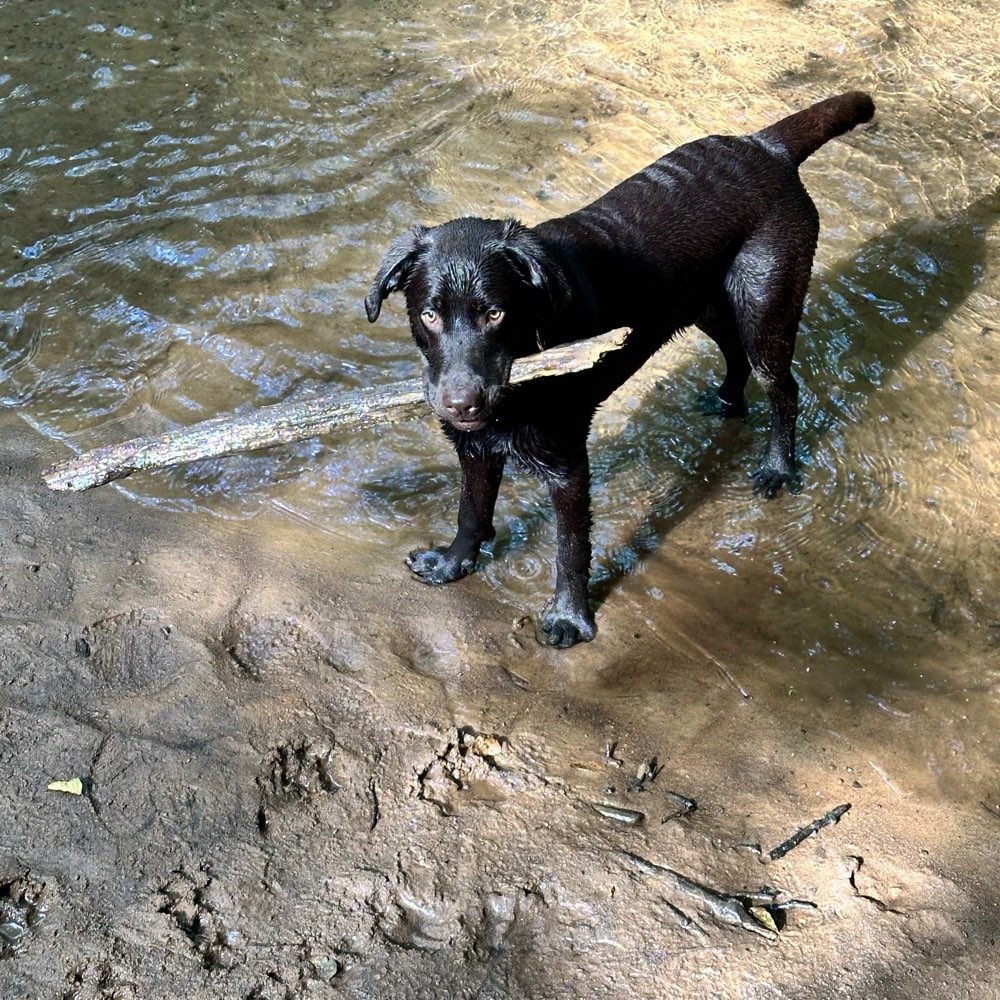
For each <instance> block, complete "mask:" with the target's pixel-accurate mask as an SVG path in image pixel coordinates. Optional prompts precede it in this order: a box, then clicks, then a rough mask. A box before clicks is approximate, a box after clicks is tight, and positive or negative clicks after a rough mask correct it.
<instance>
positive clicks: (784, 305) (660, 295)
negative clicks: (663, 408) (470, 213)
mask: <svg viewBox="0 0 1000 1000" xmlns="http://www.w3.org/2000/svg"><path fill="white" fill-rule="evenodd" d="M874 110H875V109H874V105H873V103H872V100H871V98H870V97H869V96H868V95H867V94H863V93H857V92H854V93H848V94H842V95H841V96H839V97H833V98H830V99H829V100H826V101H822V102H820V103H819V104H815V105H813V106H812V107H811V108H808V109H806V110H805V111H800V112H799V113H798V114H794V115H791V116H789V117H788V118H784V119H782V120H781V121H780V122H778V123H777V124H775V125H771V126H769V127H768V128H765V129H762V130H761V131H760V132H755V133H754V134H753V135H749V136H742V137H735V136H709V137H707V138H705V139H700V140H698V141H697V142H692V143H688V144H687V145H684V146H681V147H680V148H678V149H675V150H674V151H673V152H672V153H668V154H667V155H666V156H663V157H661V158H660V159H658V160H657V161H656V162H655V163H652V164H650V166H648V167H646V168H645V169H644V170H642V171H640V172H639V173H638V174H636V175H634V176H633V177H630V178H628V180H626V181H623V182H622V183H621V184H619V185H618V186H617V187H615V188H613V189H612V190H611V191H609V192H608V193H607V194H605V195H604V196H602V197H601V198H598V199H597V201H595V202H594V203H593V204H591V205H587V206H586V207H585V208H581V209H580V210H579V211H576V212H573V213H571V214H570V215H566V216H563V217H562V218H558V219H550V220H549V221H547V222H543V223H541V224H540V225H538V226H535V227H534V229H527V228H526V227H524V226H522V225H521V224H520V223H519V222H516V221H515V220H513V219H504V220H496V219H479V218H462V219H455V220H453V221H451V222H446V223H444V224H443V225H440V226H435V227H434V228H432V229H428V228H425V227H423V226H418V227H416V228H415V229H413V230H412V231H411V232H409V233H407V234H405V235H404V236H401V237H399V238H398V239H397V240H395V241H394V242H393V243H392V245H391V246H390V247H389V250H388V252H387V254H386V257H385V260H384V261H383V262H382V264H381V266H380V267H379V269H378V273H377V274H376V275H375V280H374V282H373V283H372V287H371V290H370V291H369V293H368V295H367V297H366V298H365V309H366V312H367V314H368V319H369V321H370V322H374V321H375V320H376V319H377V318H378V315H379V312H380V310H381V307H382V300H383V299H385V298H386V297H387V296H388V295H389V294H390V293H392V292H394V291H397V290H400V289H402V290H403V291H404V292H405V295H406V305H407V309H408V312H409V319H410V329H411V330H412V332H413V337H414V339H415V340H416V342H417V345H418V347H419V348H420V350H421V351H422V352H423V354H424V357H425V358H426V361H427V368H426V375H425V380H426V392H427V401H428V403H430V405H431V407H432V408H433V409H434V411H435V413H437V415H438V416H439V417H441V420H442V426H443V428H444V430H445V433H446V434H447V435H448V437H449V438H451V440H452V442H453V443H454V445H455V448H456V449H457V451H458V457H459V461H460V462H461V466H462V494H461V500H460V502H459V508H458V533H457V534H456V536H455V540H454V541H453V542H452V543H451V544H450V545H448V546H442V547H439V548H434V549H429V550H426V551H425V550H418V551H415V552H412V553H411V554H410V557H409V559H408V565H409V567H410V569H412V570H413V572H414V573H416V575H417V576H418V577H419V578H420V579H421V580H423V581H424V582H426V583H448V582H450V581H452V580H458V579H459V578H460V577H463V576H465V575H466V574H468V573H471V572H472V571H473V569H474V568H475V565H476V558H477V556H478V554H479V548H480V546H481V545H482V543H483V542H484V541H487V540H488V539H490V538H492V537H493V534H494V532H493V509H494V505H495V503H496V497H497V492H498V490H499V488H500V480H501V477H502V475H503V468H504V462H505V461H506V459H507V458H508V456H509V457H511V458H513V459H514V460H515V461H516V462H517V463H518V464H520V465H523V466H526V467H527V468H528V469H530V470H531V471H533V472H535V473H537V474H538V475H539V476H541V478H542V479H543V480H544V481H545V483H546V484H547V485H548V488H549V491H550V493H551V496H552V500H553V503H554V506H555V512H556V525H557V536H558V561H557V578H556V589H555V596H554V598H553V599H552V601H550V602H549V604H548V605H547V607H546V610H545V612H544V614H543V616H542V620H541V632H542V636H541V638H542V640H543V641H544V642H546V643H548V644H549V645H553V646H571V645H573V643H575V642H578V641H581V640H584V641H586V640H590V639H593V637H594V635H595V632H596V626H595V623H594V615H593V612H592V611H591V609H590V606H589V604H588V601H587V581H588V577H589V572H590V499H589V469H588V464H587V432H588V430H589V427H590V422H591V419H592V417H593V414H594V411H595V410H596V408H597V406H598V405H599V404H600V403H601V402H602V401H603V400H604V399H606V398H607V396H608V395H610V393H611V392H613V391H614V389H616V388H617V387H618V386H619V385H621V384H622V383H623V382H624V381H625V379H627V378H628V377H629V376H630V375H631V374H632V373H633V372H635V371H636V370H637V369H638V368H639V367H640V366H641V365H642V364H643V363H644V362H645V361H646V360H647V359H648V358H649V357H650V356H651V355H652V354H653V353H654V352H655V351H656V350H657V348H659V347H660V346H661V345H662V344H663V343H664V342H665V341H666V340H667V339H668V338H670V337H671V336H672V335H673V334H674V333H675V332H676V331H678V330H680V329H681V328H682V327H685V326H690V325H692V324H694V325H696V326H698V327H699V328H700V329H701V330H703V331H704V332H705V333H707V334H708V335H709V336H710V337H711V338H712V339H713V340H714V341H715V342H716V343H717V344H718V345H719V347H720V348H721V350H722V354H723V356H724V358H725V361H726V377H725V379H724V380H723V383H722V385H721V386H720V388H719V399H720V405H721V411H722V413H724V414H725V415H727V416H735V415H740V414H742V413H743V412H744V402H743V389H744V386H745V384H746V382H747V378H748V377H749V375H750V373H751V372H753V374H754V376H755V377H756V379H757V381H758V382H759V383H760V385H761V386H762V388H763V389H764V392H765V393H766V394H767V397H768V400H769V402H770V405H771V421H770V443H769V445H768V450H767V453H766V455H765V456H764V459H763V461H762V462H761V465H760V468H759V469H758V471H757V472H756V473H755V474H754V479H755V488H756V491H757V492H759V493H762V494H764V495H765V496H767V497H771V496H774V494H775V493H777V491H778V490H779V489H780V488H781V485H782V484H783V483H793V482H794V481H795V475H796V474H795V458H794V445H795V418H796V413H797V397H798V386H797V385H796V382H795V380H794V378H793V377H792V374H791V370H790V365H791V361H792V351H793V349H794V346H795V334H796V330H797V328H798V323H799V317H800V315H801V312H802V303H803V300H804V298H805V294H806V286H807V284H808V282H809V273H810V270H811V268H812V259H813V253H814V251H815V249H816V239H817V236H818V234H819V217H818V214H817V212H816V208H815V206H814V205H813V203H812V201H811V199H810V198H809V195H808V194H807V193H806V190H805V188H804V187H803V186H802V182H801V181H800V180H799V175H798V166H799V164H800V163H802V162H803V160H805V159H806V157H807V156H809V155H810V154H812V153H813V152H815V151H816V150H817V149H818V148H819V147H820V146H822V145H823V143H825V142H826V141H827V140H829V139H832V138H834V137H835V136H838V135H841V134H842V133H844V132H847V131H848V130H850V129H852V128H853V127H854V126H855V125H858V124H860V123H861V122H865V121H868V120H869V119H870V118H871V117H872V115H873V113H874ZM618 327H630V328H631V331H632V332H631V334H630V335H629V338H628V341H627V343H626V345H625V347H623V348H622V349H621V350H619V351H617V352H615V353H614V354H611V355H609V356H608V358H606V359H605V361H604V362H602V363H600V364H598V365H597V366H596V367H595V368H593V369H590V370H589V371H587V372H583V373H578V374H571V375H564V376H558V377H555V378H548V379H539V380H536V381H534V382H529V383H525V384H524V385H523V386H518V387H510V386H508V385H507V379H508V377H509V375H510V369H511V364H512V362H513V360H514V359H515V358H518V357H522V356H523V355H526V354H531V353H534V352H535V351H537V350H540V349H542V348H545V347H551V346H553V345H555V344H561V343H565V342H567V341H571V340H578V339H581V338H583V337H592V336H595V335H597V334H599V333H603V332H604V331H606V330H612V329H616V328H618Z"/></svg>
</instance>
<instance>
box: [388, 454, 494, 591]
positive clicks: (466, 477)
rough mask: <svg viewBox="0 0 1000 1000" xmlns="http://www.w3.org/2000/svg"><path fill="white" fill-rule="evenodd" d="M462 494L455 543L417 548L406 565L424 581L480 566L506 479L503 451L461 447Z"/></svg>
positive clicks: (448, 577)
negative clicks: (474, 451)
mask: <svg viewBox="0 0 1000 1000" xmlns="http://www.w3.org/2000/svg"><path fill="white" fill-rule="evenodd" d="M458 457H459V462H460V463H461V466H462V495H461V498H460V499H459V502H458V532H457V533H456V534H455V539H454V541H453V542H452V543H451V545H441V546H437V547H435V548H432V549H415V550H414V551H413V552H411V553H410V554H409V556H408V557H407V560H406V565H407V566H409V567H410V569H411V570H413V572H414V573H415V574H416V575H417V576H418V577H419V578H420V579H421V580H422V581H423V582H424V583H451V582H452V580H460V579H461V578H462V577H463V576H468V575H469V574H470V573H471V572H472V571H473V570H474V569H475V568H476V559H477V557H478V556H479V548H480V546H481V545H482V544H483V542H486V541H489V539H491V538H492V537H493V535H494V530H493V509H494V507H495V506H496V502H497V493H499V491H500V481H501V479H503V467H504V458H503V456H502V455H493V454H487V455H470V454H468V453H467V452H465V451H459V455H458Z"/></svg>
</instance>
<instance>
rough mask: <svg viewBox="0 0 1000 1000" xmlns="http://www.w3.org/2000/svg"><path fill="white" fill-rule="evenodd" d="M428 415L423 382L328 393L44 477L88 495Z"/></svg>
mask: <svg viewBox="0 0 1000 1000" xmlns="http://www.w3.org/2000/svg"><path fill="white" fill-rule="evenodd" d="M627 338H628V331H627V330H613V331H611V333H606V334H602V335H601V336H600V337H593V338H591V339H589V340H578V341H575V342H573V343H572V344H563V345H562V346H560V347H553V348H550V349H549V350H547V351H542V352H541V353H540V354H533V355H531V357H527V358H519V359H518V360H517V361H515V362H514V367H513V369H512V371H511V377H510V382H511V384H518V383H521V382H528V381H530V380H531V379H536V378H543V377H546V376H551V375H565V374H569V373H570V372H578V371H583V370H585V369H587V368H592V367H593V366H594V365H595V364H597V362H599V361H600V360H601V358H602V357H604V356H605V355H606V354H609V353H610V352H612V351H615V350H617V349H618V348H620V347H622V346H623V345H624V344H625V341H626V339H627ZM429 412H430V411H429V410H428V408H427V404H426V402H425V401H424V389H423V382H422V381H421V380H420V379H409V380H407V381H405V382H400V383H397V384H396V385H387V386H371V387H369V388H364V389H358V390H355V391H353V392H344V391H341V390H332V389H329V390H326V391H324V392H321V393H318V394H317V395H315V396H311V397H309V398H307V399H300V400H293V401H290V402H286V403H275V404H273V405H271V406H262V407H259V408H257V409H255V410H251V411H250V412H248V413H243V414H240V415H239V416H235V417H214V418H212V419H211V420H203V421H201V422H200V423H197V424H192V425H191V426H190V427H179V428H175V429H174V430H170V431H165V432H164V433H163V434H155V435H151V436H149V437H141V438H133V439H132V440H131V441H123V442H122V443H120V444H109V445H104V446H103V447H100V448H95V449H93V450H92V451H86V452H83V453H82V454H80V455H77V456H76V457H75V458H70V459H67V460H66V461H64V462H59V463H58V464H56V465H53V466H52V467H51V468H49V469H47V470H46V471H45V472H44V473H43V474H42V477H43V479H44V480H45V483H46V485H48V486H49V488H50V489H53V490H76V491H80V490H88V489H91V488H92V487H94V486H104V485H105V484H106V483H110V482H114V480H116V479H124V478H125V477H126V476H130V475H132V473H133V472H138V471H140V470H142V469H161V468H165V467H166V466H170V465H179V464H180V463H182V462H194V461H196V460H198V459H202V458H218V457H220V456H222V455H233V454H237V453H238V452H243V451H256V450H258V449H260V448H272V447H274V446H275V445H279V444H290V443H292V442H293V441H302V440H304V439H305V438H311V437H318V436H319V435H321V434H326V433H329V432H330V431H334V430H350V429H351V428H355V427H370V426H372V425H373V424H391V423H398V422H400V421H403V420H412V419H413V418H415V417H419V416H422V415H424V414H426V413H429Z"/></svg>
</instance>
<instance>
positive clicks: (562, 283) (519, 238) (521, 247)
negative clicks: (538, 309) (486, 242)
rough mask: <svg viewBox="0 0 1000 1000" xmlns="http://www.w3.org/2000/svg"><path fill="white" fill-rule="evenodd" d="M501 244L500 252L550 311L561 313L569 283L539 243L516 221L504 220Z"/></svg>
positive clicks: (525, 227)
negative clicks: (526, 280) (546, 304)
mask: <svg viewBox="0 0 1000 1000" xmlns="http://www.w3.org/2000/svg"><path fill="white" fill-rule="evenodd" d="M502 241H503V249H504V251H506V252H507V253H508V254H509V255H510V256H511V257H512V258H513V260H514V262H515V263H516V264H517V265H518V266H519V267H520V268H521V269H522V270H523V271H524V274H525V277H526V278H527V279H528V281H529V282H530V283H531V284H532V285H533V286H534V287H535V288H537V289H538V291H540V292H541V293H542V294H543V295H544V296H545V297H546V299H548V301H549V303H550V304H551V306H552V308H553V309H554V310H557V311H558V310H559V309H561V308H562V307H563V306H564V305H565V304H566V302H567V300H568V299H569V297H570V287H569V282H568V281H567V280H566V275H565V274H563V271H562V268H561V267H560V266H559V265H558V264H557V263H556V262H555V261H554V260H553V259H552V257H551V256H550V254H549V252H548V250H546V249H545V247H544V245H543V244H542V241H541V240H540V239H539V238H538V237H537V236H536V235H535V234H534V233H533V232H532V231H531V230H530V229H528V228H527V226H524V225H522V224H521V223H520V222H518V221H517V220H516V219H505V220H504V228H503V234H502Z"/></svg>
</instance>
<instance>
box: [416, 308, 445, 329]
mask: <svg viewBox="0 0 1000 1000" xmlns="http://www.w3.org/2000/svg"><path fill="white" fill-rule="evenodd" d="M420 318H421V319H422V320H423V322H424V326H426V327H429V328H430V329H432V330H433V329H434V327H436V326H437V325H438V324H439V323H440V321H441V317H440V316H439V315H438V312H437V310H436V309H425V310H424V311H423V312H422V313H421V314H420Z"/></svg>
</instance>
